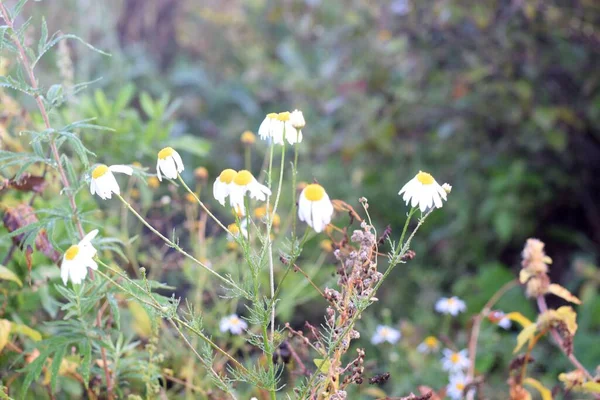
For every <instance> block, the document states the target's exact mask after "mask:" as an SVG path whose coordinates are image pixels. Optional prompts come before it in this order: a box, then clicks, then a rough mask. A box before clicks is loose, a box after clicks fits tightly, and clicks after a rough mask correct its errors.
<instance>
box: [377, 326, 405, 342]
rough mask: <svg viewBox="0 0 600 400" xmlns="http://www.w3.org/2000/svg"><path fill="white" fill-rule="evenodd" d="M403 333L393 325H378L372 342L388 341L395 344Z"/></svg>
mask: <svg viewBox="0 0 600 400" xmlns="http://www.w3.org/2000/svg"><path fill="white" fill-rule="evenodd" d="M401 336H402V334H401V333H400V331H399V330H398V329H394V328H392V327H391V326H387V325H378V326H377V329H376V330H375V334H374V335H373V337H372V338H371V343H373V344H380V343H383V342H388V343H391V344H395V343H396V342H397V341H398V340H400V337H401Z"/></svg>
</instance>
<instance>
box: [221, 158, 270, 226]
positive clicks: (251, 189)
mask: <svg viewBox="0 0 600 400" xmlns="http://www.w3.org/2000/svg"><path fill="white" fill-rule="evenodd" d="M246 193H249V194H250V198H252V199H256V200H260V201H265V200H266V199H267V196H270V195H271V190H270V189H269V188H268V187H266V186H265V185H261V184H260V183H258V181H257V180H256V178H255V177H254V175H252V173H251V172H250V171H247V170H245V169H243V170H241V171H238V173H237V174H236V175H235V177H234V178H233V181H232V184H231V189H230V192H229V204H231V207H233V208H234V209H235V210H239V212H240V213H241V214H242V215H245V213H246V211H245V210H246V208H245V206H244V197H245V196H246Z"/></svg>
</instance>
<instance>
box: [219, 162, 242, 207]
mask: <svg viewBox="0 0 600 400" xmlns="http://www.w3.org/2000/svg"><path fill="white" fill-rule="evenodd" d="M236 175H237V171H235V170H233V169H231V168H228V169H225V170H223V172H221V175H219V176H218V177H217V179H215V183H213V196H214V198H215V199H216V200H217V201H218V202H219V203H221V205H222V206H224V205H225V198H226V197H227V196H229V194H230V193H231V187H232V186H233V179H234V178H235V176H236Z"/></svg>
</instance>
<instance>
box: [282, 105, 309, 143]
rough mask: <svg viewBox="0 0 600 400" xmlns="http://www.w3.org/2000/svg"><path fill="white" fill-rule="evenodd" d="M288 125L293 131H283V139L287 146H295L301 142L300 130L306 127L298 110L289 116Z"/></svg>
mask: <svg viewBox="0 0 600 400" xmlns="http://www.w3.org/2000/svg"><path fill="white" fill-rule="evenodd" d="M289 119H290V124H291V125H292V127H293V128H294V129H289V130H288V129H287V127H286V131H285V138H286V140H287V141H288V143H289V144H296V143H300V142H302V128H304V126H305V125H306V121H305V120H304V115H303V114H302V111H300V110H294V111H292V112H291V113H290V116H289Z"/></svg>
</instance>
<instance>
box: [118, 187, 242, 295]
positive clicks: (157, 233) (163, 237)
mask: <svg viewBox="0 0 600 400" xmlns="http://www.w3.org/2000/svg"><path fill="white" fill-rule="evenodd" d="M117 197H118V198H119V199H120V200H121V202H123V204H124V205H125V207H127V208H128V209H129V211H131V212H132V213H133V215H135V216H136V217H137V219H139V220H140V221H141V222H142V223H143V224H144V225H146V227H147V228H148V229H150V230H151V231H152V232H153V233H154V234H155V235H156V236H158V237H159V238H161V239H162V240H163V241H164V242H165V243H166V244H167V245H168V246H169V247H172V248H174V249H175V250H177V251H178V252H179V253H181V254H183V255H184V256H185V257H187V258H189V259H190V260H192V261H194V262H195V263H196V264H198V265H199V266H200V267H202V268H204V269H205V270H207V271H208V272H210V273H211V274H213V275H214V276H216V277H217V278H219V279H220V280H221V281H223V282H225V283H227V284H228V285H232V286H233V287H235V288H236V289H238V290H242V289H241V288H240V287H239V286H237V285H236V284H235V283H234V282H233V281H231V280H229V279H227V278H225V277H224V276H222V275H221V274H219V273H218V272H216V271H215V270H214V269H212V268H209V267H208V266H207V265H205V264H204V263H203V262H202V261H200V260H198V259H197V258H196V257H194V256H192V255H191V254H189V253H187V252H186V251H185V250H183V249H182V248H181V247H179V245H178V244H176V243H174V242H173V241H171V240H170V239H169V238H167V237H166V236H164V235H163V234H162V233H160V232H159V231H157V230H156V229H155V228H154V227H153V226H152V225H150V224H149V223H148V222H147V221H146V220H145V219H144V217H142V216H141V215H140V214H138V212H137V211H136V210H135V209H134V208H133V207H131V205H130V204H129V203H128V202H127V201H126V200H125V199H124V198H123V197H121V195H120V194H117Z"/></svg>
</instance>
